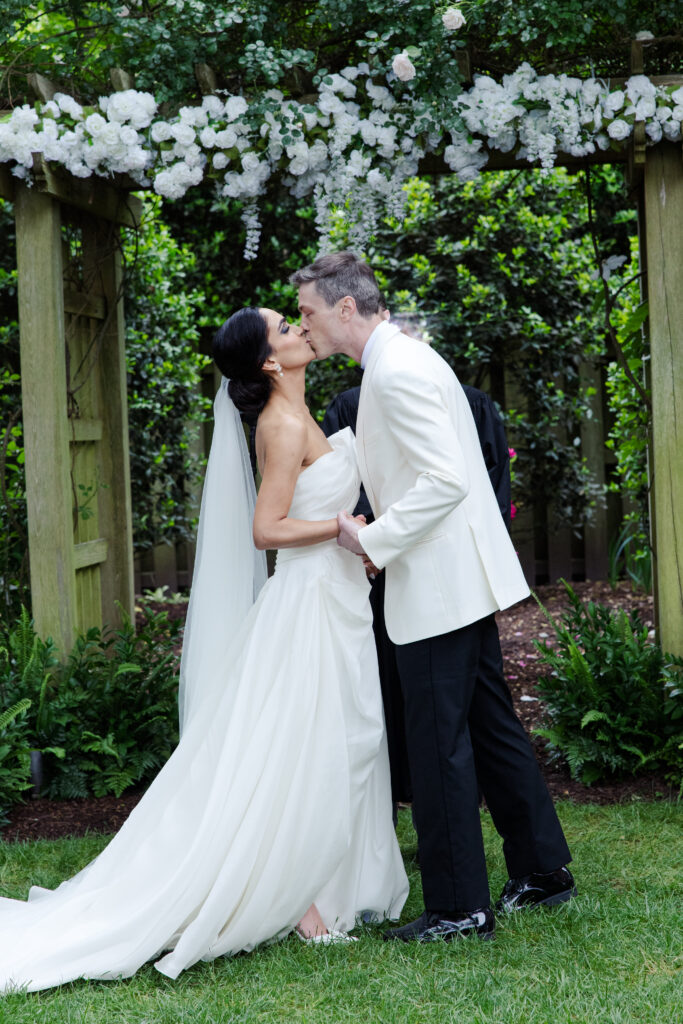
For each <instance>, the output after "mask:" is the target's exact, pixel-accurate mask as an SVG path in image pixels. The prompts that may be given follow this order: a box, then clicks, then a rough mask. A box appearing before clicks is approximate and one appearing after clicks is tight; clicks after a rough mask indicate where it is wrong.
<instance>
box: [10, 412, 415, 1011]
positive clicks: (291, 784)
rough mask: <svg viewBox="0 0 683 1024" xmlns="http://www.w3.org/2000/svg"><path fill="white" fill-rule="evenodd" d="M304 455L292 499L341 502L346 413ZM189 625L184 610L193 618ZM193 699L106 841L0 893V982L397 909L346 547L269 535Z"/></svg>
mask: <svg viewBox="0 0 683 1024" xmlns="http://www.w3.org/2000/svg"><path fill="white" fill-rule="evenodd" d="M330 444H331V445H332V451H331V452H328V453H326V454H325V455H323V456H322V457H321V458H319V459H317V461H316V462H314V463H313V464H312V465H311V466H309V467H308V468H306V469H304V470H303V471H302V472H301V475H300V477H299V479H298V482H297V485H296V489H295V493H294V499H293V503H292V507H291V509H290V515H291V516H292V517H295V518H300V519H328V518H332V517H334V515H335V514H336V512H337V511H338V510H339V509H341V508H346V509H352V508H353V506H354V504H355V501H356V497H357V493H358V485H359V477H358V470H357V467H356V462H355V451H354V439H353V435H352V433H351V431H350V430H349V429H348V428H347V429H346V430H343V431H340V432H339V433H338V434H335V435H333V436H332V437H331V438H330ZM194 628H195V629H197V626H196V625H195V627H194ZM220 664H221V670H220V672H219V673H218V674H217V678H216V680H215V681H214V683H213V686H214V691H215V696H214V697H213V699H212V700H210V701H204V702H203V703H201V704H200V706H199V707H198V709H197V710H196V712H195V713H194V714H193V715H192V716H191V717H190V719H189V721H188V722H187V725H186V727H185V729H184V731H183V733H182V738H181V740H180V743H179V745H178V747H177V748H176V750H175V752H174V753H173V755H172V756H171V758H170V760H169V761H168V763H167V764H166V765H165V766H164V768H163V769H162V770H161V772H160V773H159V775H158V776H157V778H156V779H155V780H154V782H153V783H152V785H151V786H150V788H149V789H148V790H147V792H146V793H145V795H144V796H143V798H142V800H141V801H140V803H139V804H138V805H137V807H136V808H135V809H134V810H133V812H132V814H131V815H130V817H129V818H128V820H127V821H126V823H125V824H124V825H123V827H122V828H121V830H120V831H119V832H118V833H117V835H116V836H114V838H113V839H112V840H111V842H110V843H109V845H108V846H107V847H106V848H105V849H104V851H103V852H102V853H101V854H100V855H99V856H98V857H97V858H96V859H95V860H94V861H92V863H90V864H89V865H88V866H87V867H86V868H85V869H84V870H83V871H81V872H80V873H79V874H77V875H76V876H75V877H74V878H71V879H70V880H68V881H66V882H64V883H63V884H62V885H60V886H59V887H58V888H57V889H55V890H54V891H50V890H45V889H37V888H33V889H31V891H30V893H29V899H28V902H23V901H20V900H11V899H0V992H3V991H4V992H7V991H11V990H13V989H14V988H25V989H27V990H28V991H37V990H39V989H44V988H49V987H51V986H54V985H59V984H60V983H62V982H66V981H71V980H74V979H77V978H97V979H104V980H113V979H116V978H121V977H129V976H130V975H132V974H134V973H135V971H136V970H137V969H138V968H139V967H140V966H141V965H142V964H144V963H145V962H147V961H149V960H155V961H156V964H155V966H156V967H157V969H158V970H159V971H161V973H162V974H165V975H167V976H168V977H170V978H176V977H177V976H178V975H179V974H180V972H181V971H183V970H185V969H186V968H188V967H190V966H191V965H192V964H194V963H196V962H197V961H198V960H200V959H203V960H211V959H213V958H215V957H217V956H221V955H229V954H234V953H237V952H238V951H239V950H251V949H253V948H254V947H255V946H257V945H258V944H259V943H262V942H266V941H268V940H273V939H278V938H283V937H285V936H286V935H287V934H288V933H289V932H290V931H291V930H292V928H293V927H294V925H295V924H296V923H297V922H298V921H299V920H300V919H301V917H302V916H303V914H304V913H305V911H306V910H307V909H308V907H309V906H310V905H311V903H314V902H315V904H316V905H317V907H318V909H319V910H320V913H321V915H322V918H323V920H324V922H325V924H326V925H327V927H328V928H329V929H332V928H335V929H340V930H344V931H345V930H348V929H350V928H353V926H354V924H355V923H356V921H357V919H358V918H359V916H360V915H363V916H364V917H365V916H366V915H370V917H371V918H372V919H374V920H380V919H383V918H387V917H388V918H397V917H398V916H399V914H400V912H401V908H402V907H403V904H404V902H405V899H406V896H407V892H408V881H407V878H406V874H405V871H404V868H403V863H402V860H401V856H400V852H399V849H398V845H397V842H396V838H395V834H394V829H393V826H392V817H391V792H390V785H389V765H388V759H387V752H386V739H385V734H384V725H383V713H382V703H381V696H380V688H379V681H378V677H377V666H376V658H375V650H374V642H373V636H372V625H371V612H370V607H369V603H368V585H367V582H366V580H365V574H364V571H363V567H362V564H361V560H360V559H359V558H357V557H356V556H354V555H351V554H349V553H348V552H346V551H344V550H343V549H341V548H340V547H339V546H338V545H337V543H336V542H335V541H331V542H326V543H323V544H317V545H314V546H311V547H305V548H292V549H287V550H283V551H281V552H279V554H278V559H277V568H276V571H275V574H274V576H273V577H272V578H271V579H270V580H269V581H268V583H267V584H266V585H265V586H264V587H263V589H262V590H261V592H260V595H259V597H258V599H257V600H256V603H255V604H254V605H253V606H252V607H251V610H250V611H249V612H248V614H247V616H246V619H245V621H244V623H243V624H242V626H241V628H240V629H239V631H238V633H237V635H236V636H233V637H232V638H231V639H229V640H228V639H226V643H225V651H224V653H223V656H222V657H221V659H220Z"/></svg>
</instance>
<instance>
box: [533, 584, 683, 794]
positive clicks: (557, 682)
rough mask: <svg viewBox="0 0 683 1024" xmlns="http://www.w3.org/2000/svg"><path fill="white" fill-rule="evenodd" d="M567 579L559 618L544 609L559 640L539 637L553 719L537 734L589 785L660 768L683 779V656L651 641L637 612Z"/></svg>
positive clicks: (682, 782) (543, 684)
mask: <svg viewBox="0 0 683 1024" xmlns="http://www.w3.org/2000/svg"><path fill="white" fill-rule="evenodd" d="M564 585H565V588H566V590H567V594H568V596H569V601H570V606H569V609H568V610H567V611H566V612H564V613H563V615H562V616H561V620H560V622H556V621H555V620H554V619H553V618H551V616H550V615H548V613H547V612H546V615H547V616H548V620H549V621H550V623H551V625H552V627H553V629H554V631H555V646H554V647H553V646H550V644H549V643H548V642H547V641H543V642H541V641H538V640H536V641H534V643H535V645H536V648H537V649H538V651H539V653H540V656H541V663H545V664H546V665H547V666H548V668H549V670H550V671H549V672H548V673H547V674H546V675H543V676H542V677H541V678H540V679H539V681H538V683H537V689H538V691H539V693H540V694H541V696H542V698H543V700H544V701H545V710H546V714H547V723H548V724H547V725H544V726H543V727H542V728H539V729H536V730H535V732H536V734H537V735H539V736H543V737H544V738H545V739H546V740H548V743H549V748H550V752H551V759H555V760H558V759H564V760H566V762H567V764H568V765H569V768H570V770H571V773H572V776H573V777H574V778H576V779H580V780H581V781H582V782H584V783H586V784H587V785H590V784H591V783H593V782H596V781H598V779H602V778H605V777H609V776H614V775H623V774H628V773H635V772H637V771H640V770H642V769H658V770H661V771H663V772H664V773H665V775H666V777H667V778H668V779H669V780H670V781H671V782H673V783H674V784H675V785H678V786H683V658H680V657H676V656H675V655H672V654H665V653H664V652H663V651H662V649H661V647H660V646H659V644H656V643H654V642H652V640H651V639H650V637H649V635H648V629H647V627H646V626H645V625H644V624H643V623H642V621H641V620H640V618H639V617H638V615H637V614H636V613H635V612H633V613H632V614H631V615H627V614H626V612H624V611H623V610H622V611H619V612H616V613H615V612H614V611H612V610H611V609H610V608H607V607H606V606H605V605H601V604H597V603H595V602H593V601H591V602H589V603H588V604H583V602H582V601H581V600H580V599H579V597H578V596H577V595H576V593H575V592H574V590H573V589H572V588H571V587H570V586H569V584H567V583H566V582H565V584H564ZM544 610H545V609H544Z"/></svg>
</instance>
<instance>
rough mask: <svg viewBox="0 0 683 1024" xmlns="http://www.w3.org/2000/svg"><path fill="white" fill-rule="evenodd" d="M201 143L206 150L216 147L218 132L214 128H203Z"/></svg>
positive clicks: (200, 134)
mask: <svg viewBox="0 0 683 1024" xmlns="http://www.w3.org/2000/svg"><path fill="white" fill-rule="evenodd" d="M199 141H200V142H201V144H202V146H204V147H205V148H206V149H211V147H212V146H215V145H216V132H215V131H214V130H213V128H202V130H201V131H200V133H199Z"/></svg>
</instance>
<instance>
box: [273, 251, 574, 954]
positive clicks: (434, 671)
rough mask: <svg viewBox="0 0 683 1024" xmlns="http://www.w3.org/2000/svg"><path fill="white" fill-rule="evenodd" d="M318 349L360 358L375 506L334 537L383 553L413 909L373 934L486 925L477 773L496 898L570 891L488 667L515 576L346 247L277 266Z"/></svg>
mask: <svg viewBox="0 0 683 1024" xmlns="http://www.w3.org/2000/svg"><path fill="white" fill-rule="evenodd" d="M291 281H292V282H293V283H294V284H296V285H297V286H298V288H299V310H300V312H301V325H302V327H303V328H304V330H305V331H306V334H307V341H308V343H309V344H310V345H311V347H312V348H313V350H314V351H315V354H316V357H317V358H318V359H324V358H326V357H327V356H329V355H331V354H333V353H344V354H345V355H347V356H350V357H351V358H353V359H355V360H356V361H357V362H359V363H360V364H361V366H362V367H363V369H364V371H365V372H364V375H363V384H362V388H361V396H360V403H359V409H358V421H357V427H356V437H357V452H358V463H359V466H360V471H361V476H362V479H363V483H364V485H365V489H366V491H367V495H368V498H369V500H370V504H371V506H372V508H373V511H374V513H375V517H376V518H375V521H374V523H372V524H371V525H369V526H366V525H365V524H364V523H363V522H362V521H360V520H356V519H353V518H352V517H351V516H347V515H346V514H340V517H339V520H340V535H339V543H340V544H342V545H343V546H344V547H346V548H348V549H349V550H350V551H353V552H354V553H355V554H358V555H363V556H364V557H365V558H366V559H368V560H369V561H370V562H372V563H373V565H374V566H375V567H377V568H378V569H382V568H385V567H386V593H385V616H386V625H387V631H388V633H389V637H390V638H391V640H392V641H393V643H394V644H395V645H396V659H397V663H398V670H399V675H400V679H401V687H402V690H403V696H404V702H405V709H406V736H407V743H408V757H409V762H410V774H411V779H412V783H413V801H414V802H413V811H414V820H415V825H416V829H417V834H418V843H419V854H420V871H421V873H422V887H423V893H424V901H425V911H424V913H423V914H421V915H420V917H419V918H417V920H415V921H412V922H410V923H409V924H406V925H404V926H403V927H402V928H394V929H391V930H390V931H388V932H386V933H385V938H388V939H399V940H403V941H406V942H408V941H411V940H418V941H421V942H429V941H432V940H434V939H438V938H442V939H451V938H453V937H455V936H460V935H468V934H476V935H479V936H481V937H482V938H492V937H493V935H494V930H495V924H494V917H493V912H492V910H491V906H490V902H491V901H490V894H489V886H488V879H487V874H486V862H485V857H484V848H483V842H482V834H481V823H480V816H479V800H478V786H477V782H478V783H479V786H480V787H481V789H482V791H483V793H484V796H485V798H486V803H487V806H488V809H489V811H490V812H491V816H492V818H493V822H494V824H495V826H496V829H497V830H498V832H499V834H500V835H501V836H502V838H503V850H504V854H505V860H506V864H507V868H508V874H509V879H508V881H507V883H506V885H505V887H504V889H503V892H502V893H501V896H500V899H499V900H498V903H497V905H496V907H497V909H498V910H501V911H506V910H515V909H518V908H520V907H529V906H536V905H538V904H546V905H553V904H556V903H560V902H564V901H565V900H567V899H570V898H571V897H572V896H573V895H575V893H576V889H575V887H574V880H573V878H572V875H571V873H570V872H569V870H568V869H567V868H566V867H565V866H564V865H566V864H567V862H568V861H570V860H571V855H570V853H569V849H568V847H567V843H566V841H565V838H564V835H563V833H562V829H561V826H560V823H559V821H558V819H557V815H556V813H555V810H554V808H553V805H552V801H551V799H550V796H549V793H548V790H547V788H546V786H545V783H544V782H543V779H542V777H541V774H540V771H539V769H538V765H537V764H536V760H535V758H534V755H533V751H532V749H531V745H530V743H529V741H528V738H527V736H526V733H525V732H524V729H523V728H522V726H521V724H520V722H519V720H518V719H517V717H516V715H515V713H514V710H513V707H512V701H511V698H510V694H509V691H508V688H507V685H506V683H505V680H504V678H503V674H502V657H501V653H500V644H499V640H498V630H497V626H496V621H495V616H494V613H495V612H496V611H497V610H498V609H499V608H506V607H508V606H509V605H511V604H514V603H515V602H516V601H520V600H522V599H523V598H525V597H526V596H527V595H528V593H529V589H528V587H527V585H526V582H525V580H524V576H523V575H522V571H521V568H520V566H519V562H518V560H517V556H516V554H515V551H514V548H513V547H512V544H511V541H510V538H509V536H508V533H507V530H506V528H505V524H504V522H503V519H502V517H501V515H500V511H499V509H498V506H497V504H496V499H495V495H494V493H493V489H492V487H491V483H490V480H489V477H488V474H487V472H486V466H485V464H484V459H483V456H482V453H481V448H480V445H479V441H478V437H477V432H476V428H475V425H474V420H473V418H472V413H471V411H470V408H469V405H468V403H467V399H466V398H465V395H464V393H463V390H462V388H461V386H460V384H459V383H458V381H457V379H456V377H455V375H454V374H453V372H452V370H451V369H450V367H449V366H448V364H447V363H445V362H444V360H443V359H442V358H441V357H440V356H439V355H437V353H436V352H434V350H433V349H431V348H430V347H429V346H427V345H424V344H421V343H420V342H419V341H415V340H414V339H412V338H409V337H407V336H406V335H404V334H402V333H401V332H400V330H399V328H397V327H396V326H394V325H392V324H391V323H389V322H388V321H386V320H385V319H383V317H382V315H381V312H380V293H379V289H378V286H377V283H376V281H375V277H374V274H373V272H372V270H371V269H370V267H369V266H368V265H367V264H365V263H363V262H362V261H361V260H359V259H358V258H357V257H356V256H355V255H354V254H353V253H351V252H340V253H334V254H330V255H327V256H322V257H320V258H319V259H317V260H316V261H315V263H313V264H311V266H308V267H305V268H303V269H302V270H299V271H297V272H296V273H295V274H293V275H292V277H291Z"/></svg>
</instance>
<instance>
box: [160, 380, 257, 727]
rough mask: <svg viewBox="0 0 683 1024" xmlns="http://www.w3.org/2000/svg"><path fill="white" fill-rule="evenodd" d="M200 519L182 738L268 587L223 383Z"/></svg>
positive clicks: (235, 422) (245, 456) (244, 462)
mask: <svg viewBox="0 0 683 1024" xmlns="http://www.w3.org/2000/svg"><path fill="white" fill-rule="evenodd" d="M213 408H214V431H213V440H212V442H211V452H210V455H209V463H208V466H207V469H206V477H205V479H204V491H203V494H202V504H201V510H200V513H199V531H198V536H197V555H196V560H195V567H194V576H193V579H192V590H191V593H190V604H189V607H188V611H187V621H186V624H185V635H184V641H183V653H182V657H181V659H180V688H179V692H178V712H179V717H180V732H181V734H182V732H183V730H184V729H185V728H186V727H187V724H188V722H189V720H190V718H191V717H192V716H193V715H194V714H195V712H196V710H197V708H198V707H199V706H200V705H201V703H202V701H203V699H204V698H205V696H207V695H210V694H211V693H212V683H214V684H215V675H216V672H217V670H219V669H220V665H221V660H222V658H223V657H224V652H225V650H226V638H227V639H229V638H230V637H232V636H234V635H235V634H236V632H237V630H238V629H239V628H240V626H241V625H242V623H243V621H244V619H245V617H246V615H247V613H248V611H249V609H250V608H251V606H252V604H253V603H254V601H255V600H256V598H257V596H258V593H259V591H260V589H261V587H262V586H263V584H264V583H265V581H266V577H267V569H266V556H265V552H264V551H257V550H256V548H255V547H254V542H253V536H252V525H253V519H254V505H255V504H256V487H255V485H254V477H253V474H252V470H251V464H250V461H249V452H248V450H247V442H246V438H245V436H244V429H243V427H242V423H241V420H240V417H239V413H238V411H237V409H236V408H235V406H234V404H233V402H232V401H231V399H230V396H229V394H228V382H227V380H226V379H225V378H224V379H223V381H222V383H221V386H220V388H219V389H218V393H217V395H216V400H215V402H214V407H213Z"/></svg>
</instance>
